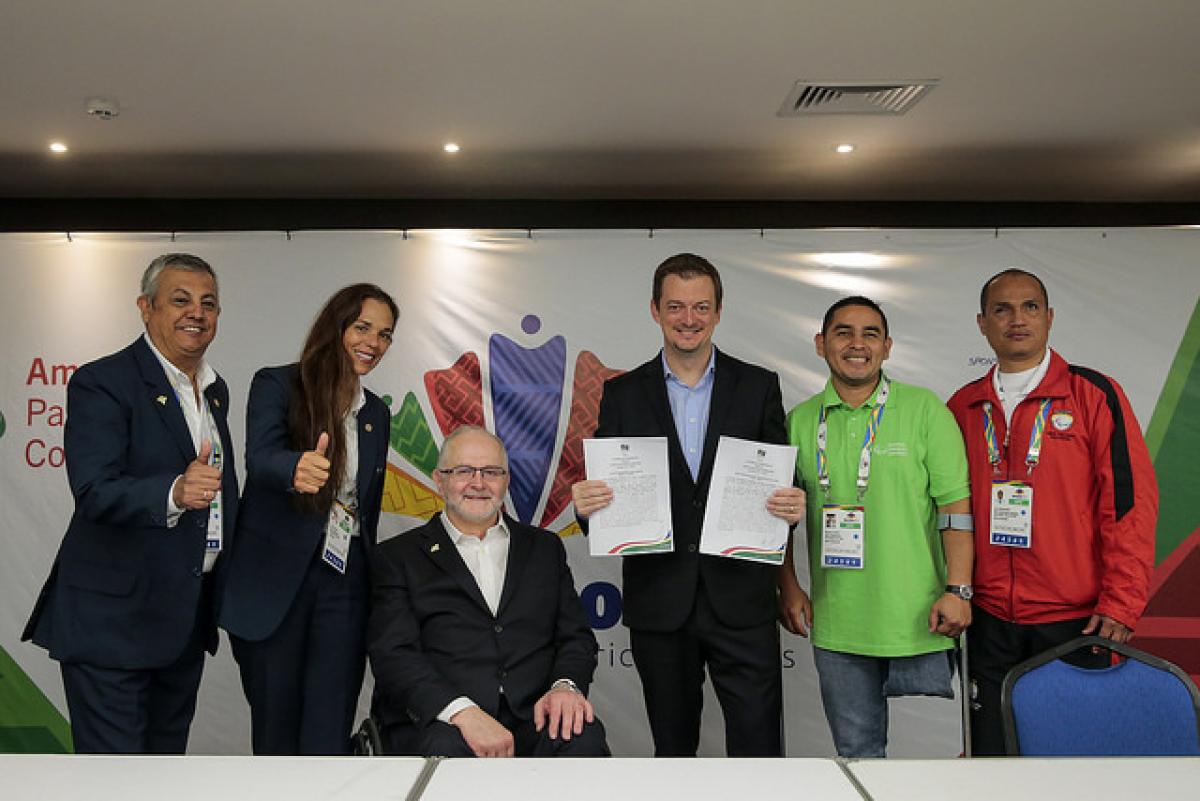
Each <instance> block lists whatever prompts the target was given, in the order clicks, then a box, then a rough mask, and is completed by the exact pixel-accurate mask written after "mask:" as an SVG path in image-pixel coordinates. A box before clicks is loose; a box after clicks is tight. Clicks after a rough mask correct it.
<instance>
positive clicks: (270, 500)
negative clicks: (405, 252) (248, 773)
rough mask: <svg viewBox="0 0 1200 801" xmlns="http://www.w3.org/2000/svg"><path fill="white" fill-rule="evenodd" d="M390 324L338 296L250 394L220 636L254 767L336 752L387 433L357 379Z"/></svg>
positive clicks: (353, 700)
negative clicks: (263, 761) (267, 757)
mask: <svg viewBox="0 0 1200 801" xmlns="http://www.w3.org/2000/svg"><path fill="white" fill-rule="evenodd" d="M398 314H399V312H398V310H397V308H396V304H395V302H393V301H392V299H391V297H390V296H389V295H388V294H387V293H386V292H384V291H383V290H382V289H380V288H379V287H377V286H374V285H372V284H355V285H353V286H348V287H346V288H345V289H342V290H340V291H338V292H337V293H336V294H335V295H334V296H333V297H332V298H330V299H329V302H328V303H326V304H325V307H324V308H323V309H322V310H321V312H320V313H319V314H318V315H317V318H316V320H314V321H313V324H312V328H311V329H310V330H309V332H308V339H307V340H306V342H305V344H304V352H303V355H302V356H301V357H300V361H299V362H298V363H296V364H292V365H288V366H286V367H266V368H263V369H262V370H259V371H258V373H257V374H256V375H255V376H254V381H253V383H252V384H251V386H250V400H249V404H248V407H247V411H246V485H245V491H244V492H243V494H242V499H241V505H240V509H239V514H238V522H237V536H236V537H235V538H234V542H235V545H234V549H233V553H232V557H231V560H230V565H229V576H228V579H227V581H228V583H227V586H226V592H225V599H224V603H223V605H222V607H221V614H220V625H221V627H222V628H224V629H225V630H226V631H228V632H229V639H230V641H231V643H232V645H233V655H234V658H235V659H236V660H237V663H238V667H239V668H240V670H241V676H242V687H243V689H244V690H245V693H246V700H247V701H249V702H250V715H251V721H252V724H253V733H252V741H253V747H254V753H256V754H345V753H348V752H349V746H350V732H351V729H352V728H353V726H354V714H355V710H356V708H357V705H358V694H359V691H360V689H361V687H362V679H363V670H364V665H365V658H366V656H365V655H366V645H365V634H366V620H367V603H368V595H369V593H368V577H369V571H368V568H367V564H366V561H367V555H368V553H369V552H370V551H371V549H372V548H373V547H374V545H375V532H376V527H377V525H378V522H379V508H380V504H381V501H382V496H383V480H384V475H385V472H386V467H387V450H388V431H389V418H388V410H387V407H386V406H385V405H384V404H383V402H382V401H381V400H380V399H379V398H378V397H376V396H375V395H374V394H372V393H371V392H369V391H367V390H365V389H363V388H362V386H361V384H360V379H361V377H362V376H365V375H366V374H367V373H369V372H371V370H373V369H374V368H375V366H376V365H377V364H378V363H379V361H380V360H381V359H382V358H383V356H384V354H385V353H387V350H388V347H389V346H390V345H391V343H392V328H393V326H394V325H395V322H396V318H397V316H398Z"/></svg>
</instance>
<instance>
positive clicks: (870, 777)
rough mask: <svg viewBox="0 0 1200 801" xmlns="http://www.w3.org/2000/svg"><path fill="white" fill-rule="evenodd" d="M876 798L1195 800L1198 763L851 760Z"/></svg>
mask: <svg viewBox="0 0 1200 801" xmlns="http://www.w3.org/2000/svg"><path fill="white" fill-rule="evenodd" d="M847 766H848V767H849V769H850V772H851V773H852V774H854V777H855V778H856V779H858V781H859V782H860V783H861V784H862V786H863V789H865V790H866V792H867V793H868V795H869V796H870V797H871V798H872V799H873V800H874V801H940V800H941V799H946V801H993V799H994V800H995V801H1025V799H1036V798H1053V799H1073V798H1104V799H1120V798H1130V799H1144V800H1145V801H1168V799H1170V801H1174V799H1179V801H1184V800H1185V799H1186V801H1196V799H1197V798H1200V758H1193V757H1187V758H1183V757H1180V758H1173V759H1119V758H1113V759H1092V758H1088V759H1069V758H1063V759H1036V758H1029V757H1025V758H1019V759H1018V758H1012V759H982V758H981V759H938V760H934V759H929V760H926V759H911V760H906V759H894V760H882V759H879V760H875V759H871V760H853V761H850V762H849V763H847Z"/></svg>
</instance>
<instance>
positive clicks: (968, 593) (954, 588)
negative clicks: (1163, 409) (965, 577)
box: [946, 584, 975, 601]
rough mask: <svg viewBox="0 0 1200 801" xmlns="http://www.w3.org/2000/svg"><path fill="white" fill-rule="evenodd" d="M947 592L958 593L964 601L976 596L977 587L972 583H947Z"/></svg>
mask: <svg viewBox="0 0 1200 801" xmlns="http://www.w3.org/2000/svg"><path fill="white" fill-rule="evenodd" d="M946 592H948V593H950V594H951V595H957V596H958V597H959V598H962V599H963V600H964V601H969V600H971V599H972V598H974V597H975V589H974V588H973V587H972V586H971V585H970V584H947V585H946Z"/></svg>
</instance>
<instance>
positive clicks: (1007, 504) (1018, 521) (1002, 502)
mask: <svg viewBox="0 0 1200 801" xmlns="http://www.w3.org/2000/svg"><path fill="white" fill-rule="evenodd" d="M990 530H991V532H992V533H991V543H992V545H1002V546H1004V547H1005V548H1031V547H1033V487H1031V486H1029V485H1028V484H1026V483H1025V482H1023V481H993V482H992V514H991V525H990Z"/></svg>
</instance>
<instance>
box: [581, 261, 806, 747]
mask: <svg viewBox="0 0 1200 801" xmlns="http://www.w3.org/2000/svg"><path fill="white" fill-rule="evenodd" d="M722 295H723V291H722V287H721V276H720V274H719V273H718V272H717V269H716V267H714V266H713V265H712V264H711V263H710V262H709V261H708V260H707V259H704V258H702V257H700V256H697V255H695V254H693V253H680V254H678V255H675V256H672V257H670V258H669V259H666V260H665V261H664V262H663V263H662V264H660V265H659V266H658V269H657V270H656V271H655V273H654V284H653V292H652V295H651V299H650V314H651V316H652V317H653V318H654V321H655V322H656V323H658V325H659V327H660V328H662V333H663V348H662V351H661V352H660V353H658V354H657V355H656V356H655V357H654V358H653V359H651V360H650V361H648V362H646V363H645V364H643V365H642V366H640V367H638V368H636V369H634V370H632V371H630V372H628V373H625V374H624V375H621V376H618V377H616V378H613V379H611V380H609V381H608V382H607V383H605V385H604V394H603V396H602V397H601V400H600V417H599V422H598V425H597V427H596V433H595V436H597V437H666V438H667V440H668V453H669V457H668V458H669V469H670V480H671V527H672V531H673V534H674V547H675V549H674V551H673V552H672V553H668V554H652V555H643V556H630V557H625V558H624V561H623V564H622V572H623V576H624V602H625V605H624V622H625V625H627V626H628V627H629V644H630V648H631V649H632V651H633V661H634V664H635V665H636V666H637V671H638V675H639V676H640V677H641V679H642V694H643V697H644V698H645V701H646V713H647V716H648V717H649V720H650V731H651V734H652V735H653V737H654V751H655V754H656V755H657V756H695V755H696V749H697V747H698V746H699V742H700V709H701V705H702V703H703V699H704V696H703V695H702V692H701V688H702V686H703V683H704V671H705V668H706V667H707V669H708V674H709V676H710V677H711V678H712V682H713V688H714V689H715V690H716V693H717V700H718V701H719V702H720V704H721V710H722V712H723V713H724V716H725V747H726V751H727V752H728V754H729V755H730V756H756V757H762V756H781V755H782V753H783V742H782V737H781V727H782V704H783V679H782V673H781V665H780V657H779V632H778V628H777V627H776V622H775V620H776V615H777V614H779V615H780V617H781V619H782V620H783V623H784V625H785V626H787V627H788V629H789V630H790V631H792V632H794V633H797V634H799V633H803V632H804V621H805V616H806V615H810V614H811V612H808V611H806V609H805V608H804V606H803V605H804V604H807V602H808V600H807V597H805V596H804V594H803V593H802V592H801V591H800V585H799V583H798V582H797V580H796V574H795V572H794V571H793V569H792V548H791V544H790V541H789V545H788V549H787V557H786V559H785V561H784V564H783V565H782V566H781V567H778V568H776V567H772V566H770V565H766V564H761V563H756V562H749V561H742V560H737V559H728V558H722V557H718V556H702V555H701V554H700V553H699V545H700V531H701V528H702V525H703V522H704V509H705V505H706V503H707V500H708V486H709V480H710V478H711V476H712V467H713V462H714V460H715V458H716V453H717V441H718V439H720V437H721V435H722V434H725V435H728V436H732V437H738V438H741V439H749V440H755V441H758V442H768V443H774V444H784V443H786V442H787V432H786V431H785V429H784V425H783V399H782V394H781V392H780V389H779V376H778V375H776V374H775V373H773V372H771V371H769V370H765V369H763V368H762V367H758V366H756V365H752V364H748V363H746V362H743V361H740V360H738V359H735V358H733V357H732V356H729V355H727V354H725V353H722V352H721V351H719V350H717V348H716V347H715V346H714V345H713V343H712V337H713V332H714V331H715V330H716V327H717V323H719V322H720V320H721V301H722ZM572 496H573V499H574V501H575V510H576V513H577V514H578V515H579V517H580V519H581V520H582V521H585V522H586V519H587V517H588V516H590V515H592V514H594V513H595V512H596V511H597V510H599V509H603V508H604V507H605V506H607V505H608V504H609V503H611V502H612V498H613V491H612V489H611V488H610V487H609V486H608V485H607V484H606V483H605V482H603V481H581V482H579V483H577V484H575V486H574V487H572ZM767 510H768V511H769V512H770V513H771V514H773V515H775V516H777V517H780V518H782V519H784V520H786V521H787V522H788V523H789V525H793V526H794V525H795V524H796V523H797V522H798V521H799V520H800V519H801V518H802V517H803V515H804V493H803V491H802V490H800V489H798V488H796V487H781V488H779V489H777V490H775V492H774V493H773V494H772V495H771V497H770V499H769V500H768V502H767ZM777 588H778V589H777ZM777 594H778V597H779V599H780V600H779V603H778V606H777V602H776V598H777Z"/></svg>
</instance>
